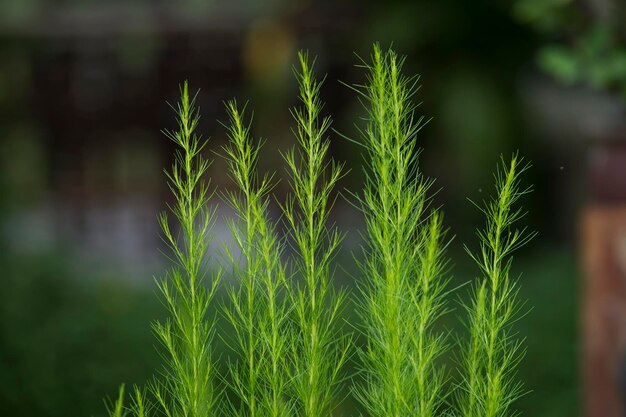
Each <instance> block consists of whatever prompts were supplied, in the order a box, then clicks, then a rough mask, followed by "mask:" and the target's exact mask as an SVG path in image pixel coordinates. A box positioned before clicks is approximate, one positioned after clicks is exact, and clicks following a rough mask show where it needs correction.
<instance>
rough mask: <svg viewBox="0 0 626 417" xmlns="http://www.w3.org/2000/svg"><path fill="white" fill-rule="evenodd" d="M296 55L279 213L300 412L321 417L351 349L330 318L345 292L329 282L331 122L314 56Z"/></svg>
mask: <svg viewBox="0 0 626 417" xmlns="http://www.w3.org/2000/svg"><path fill="white" fill-rule="evenodd" d="M298 59H299V69H298V70H296V71H295V74H296V78H297V79H298V83H299V87H300V89H299V92H300V94H299V97H298V98H299V99H300V102H301V106H300V107H297V108H295V109H293V110H292V115H293V117H294V119H295V121H296V124H297V126H296V128H295V129H294V134H295V136H296V138H297V140H298V146H297V148H296V149H293V148H292V149H291V150H290V151H289V152H287V153H285V155H284V159H285V161H286V163H287V167H288V172H289V178H290V185H291V191H292V195H291V196H290V198H289V199H288V200H287V202H286V204H285V205H284V206H283V211H284V214H285V218H286V221H287V223H288V225H289V227H290V232H291V237H292V238H293V242H294V247H295V250H296V252H297V260H296V262H295V266H296V275H297V276H300V277H302V281H303V284H302V285H300V286H298V287H297V288H294V290H293V291H292V292H291V294H292V303H293V306H294V309H295V323H294V324H295V328H296V332H297V336H296V340H295V344H294V346H293V347H294V349H295V350H294V351H293V352H291V353H292V361H293V367H294V385H295V386H294V392H295V397H296V400H297V403H298V406H299V407H300V413H301V415H302V416H304V417H325V416H329V415H330V413H331V411H332V409H333V405H334V403H335V400H336V395H337V391H338V390H339V389H338V388H339V387H338V383H339V382H340V381H341V379H340V378H341V374H340V372H341V370H342V367H343V365H344V363H345V362H346V360H347V359H348V355H349V349H350V339H349V338H348V337H346V336H344V335H342V334H341V333H340V331H339V328H338V323H337V322H338V320H339V317H340V313H341V309H342V307H343V305H344V302H345V299H346V293H345V291H341V290H336V289H335V288H334V287H333V282H332V281H333V276H332V267H331V262H332V260H333V258H334V255H335V254H336V252H337V249H338V247H339V245H340V243H341V241H342V235H341V234H340V233H339V232H338V230H337V228H336V227H335V226H334V225H331V226H328V225H327V223H328V221H329V213H330V210H331V209H332V206H333V203H334V196H333V194H332V192H333V188H334V187H335V185H336V184H337V181H338V180H339V179H340V178H341V176H342V173H343V166H342V165H341V164H338V163H336V162H335V161H333V160H330V161H328V160H327V159H328V148H329V146H330V142H329V140H328V139H327V138H326V134H327V131H328V128H329V126H330V123H331V120H330V118H328V117H321V116H320V112H321V110H322V107H323V104H322V101H321V99H320V96H319V95H320V87H321V85H322V83H321V82H319V81H316V79H315V76H314V74H313V71H314V64H315V61H314V60H310V59H309V57H308V55H307V54H306V53H302V52H301V53H299V54H298Z"/></svg>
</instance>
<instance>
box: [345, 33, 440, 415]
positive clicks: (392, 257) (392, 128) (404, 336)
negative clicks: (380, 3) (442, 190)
mask: <svg viewBox="0 0 626 417" xmlns="http://www.w3.org/2000/svg"><path fill="white" fill-rule="evenodd" d="M403 63H404V59H403V58H400V57H398V56H397V55H396V54H395V53H394V52H393V51H392V50H389V51H388V52H383V51H382V50H381V48H380V47H379V46H378V45H375V46H374V51H373V54H372V63H366V62H363V67H364V68H365V70H366V71H367V75H368V78H367V85H365V86H356V87H354V89H355V91H357V92H358V93H359V94H360V98H361V101H362V104H363V106H364V107H365V109H366V111H367V118H366V120H367V125H366V127H365V128H364V129H363V130H362V131H361V132H360V133H361V142H360V143H361V144H362V146H363V147H364V148H365V149H366V151H367V162H368V163H369V165H368V166H367V170H366V182H365V190H364V195H363V196H362V197H357V199H358V202H359V205H360V207H361V209H362V211H363V214H364V216H365V222H366V226H367V229H366V233H365V241H366V247H365V256H364V260H363V262H362V271H363V275H364V277H365V278H366V279H367V282H366V284H365V286H364V287H363V288H362V293H363V303H362V308H361V314H362V316H363V321H364V331H365V335H366V336H367V346H366V348H365V349H364V350H363V351H362V359H363V367H364V377H365V384H364V386H361V387H357V389H356V393H357V396H358V398H359V400H360V401H361V402H362V403H363V405H364V406H365V407H366V409H367V411H368V412H369V414H370V415H371V416H380V417H383V416H384V417H400V416H409V415H412V416H414V415H417V416H420V417H427V416H433V415H436V414H437V413H438V410H439V409H440V406H441V404H442V402H443V401H444V399H445V393H444V392H443V386H444V382H445V375H444V373H443V372H442V371H441V369H440V368H439V367H438V366H437V364H436V361H437V359H438V357H439V356H440V355H441V354H442V353H443V352H444V351H445V349H446V343H445V337H444V335H442V334H440V333H437V332H436V331H434V330H433V325H434V323H435V321H436V320H437V319H438V318H439V317H440V316H441V315H442V314H443V313H444V312H445V310H446V308H445V302H444V300H443V295H444V294H445V288H446V283H447V280H446V279H445V278H444V267H445V260H444V258H443V255H444V253H443V252H444V248H445V246H446V245H445V242H444V240H445V237H444V235H445V233H444V230H443V227H442V216H441V214H439V213H438V212H437V211H433V212H432V213H430V215H427V213H425V211H426V208H427V203H428V197H427V192H428V190H429V189H430V187H431V184H432V181H430V180H428V179H426V178H424V176H423V175H422V174H421V172H420V171H419V169H418V166H417V162H418V161H417V160H418V153H419V152H418V148H417V145H416V134H417V133H418V131H419V130H420V128H421V127H422V126H423V118H421V117H420V118H416V116H415V109H416V105H415V104H414V103H413V102H412V99H413V96H414V95H415V93H416V91H417V89H418V87H417V78H415V77H406V76H404V75H402V73H401V71H402V66H403Z"/></svg>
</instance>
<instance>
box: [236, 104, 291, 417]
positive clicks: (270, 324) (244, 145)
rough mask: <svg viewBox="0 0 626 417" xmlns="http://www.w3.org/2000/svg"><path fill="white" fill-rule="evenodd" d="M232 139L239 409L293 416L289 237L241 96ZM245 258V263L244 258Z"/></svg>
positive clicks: (240, 411)
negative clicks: (275, 213)
mask: <svg viewBox="0 0 626 417" xmlns="http://www.w3.org/2000/svg"><path fill="white" fill-rule="evenodd" d="M226 108H227V111H228V115H229V118H230V124H229V126H228V127H227V128H228V133H229V135H228V136H229V139H230V144H229V145H228V146H227V147H225V148H224V150H225V153H226V155H227V158H228V166H229V170H230V174H231V177H232V178H233V180H234V182H235V183H236V185H237V188H238V190H239V191H238V193H229V194H227V195H226V200H227V201H228V202H229V203H230V205H231V207H232V208H233V209H234V211H235V213H236V216H237V219H238V220H239V221H238V222H236V221H233V222H231V223H230V224H231V227H230V228H231V231H232V235H233V237H234V240H235V243H236V246H237V248H238V249H239V251H240V252H241V259H236V258H235V257H234V256H233V255H230V254H229V259H230V264H231V265H233V267H234V269H235V273H234V274H233V276H234V277H236V278H238V280H237V281H238V282H239V285H238V286H235V287H229V289H228V294H229V297H228V300H229V305H227V306H226V308H225V311H226V317H227V318H228V321H229V322H230V324H231V325H232V326H233V328H234V330H235V332H234V334H235V337H234V339H235V340H234V343H233V348H234V350H235V351H236V352H237V353H238V354H239V362H231V363H230V364H229V368H228V369H229V376H230V380H231V381H232V382H231V384H230V385H231V389H232V390H233V392H234V393H235V394H236V396H237V398H238V400H239V401H240V404H239V406H237V405H232V406H231V408H230V410H231V412H232V414H233V415H237V416H239V415H245V416H250V417H254V416H257V415H260V416H272V417H279V416H287V415H289V413H290V410H289V404H288V402H287V401H285V395H284V392H285V390H286V389H287V380H288V374H287V373H286V371H285V369H286V366H288V365H289V364H288V362H287V361H286V360H285V357H286V354H287V353H288V350H289V349H290V348H291V347H292V345H293V343H292V341H291V337H290V333H289V332H288V331H287V319H288V310H289V309H288V306H287V304H286V298H285V290H286V276H285V269H284V267H283V264H282V260H281V257H282V255H283V248H284V242H283V241H282V239H280V238H278V237H277V234H276V231H275V227H274V226H273V225H272V223H271V222H270V220H269V218H268V215H267V213H268V204H269V199H268V193H269V191H270V190H271V188H272V180H271V176H265V177H263V178H261V179H259V177H258V174H257V173H256V165H257V158H258V153H259V150H260V145H253V144H252V142H251V138H250V132H249V125H248V124H246V122H245V121H244V114H243V110H239V109H238V107H237V103H236V102H235V101H230V102H228V103H227V105H226ZM241 263H243V267H240V264H241Z"/></svg>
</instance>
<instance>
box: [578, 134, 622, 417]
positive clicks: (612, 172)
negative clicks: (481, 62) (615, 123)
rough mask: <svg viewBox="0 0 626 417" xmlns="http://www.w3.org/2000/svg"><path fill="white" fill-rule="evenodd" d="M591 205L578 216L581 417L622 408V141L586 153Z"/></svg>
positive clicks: (610, 416) (604, 416) (615, 416)
mask: <svg viewBox="0 0 626 417" xmlns="http://www.w3.org/2000/svg"><path fill="white" fill-rule="evenodd" d="M590 180H591V181H590V185H591V194H592V202H591V203H590V204H589V205H588V206H587V207H586V208H585V210H584V212H583V215H582V230H581V232H582V236H581V242H582V255H583V257H582V259H583V268H584V274H585V276H584V294H583V317H582V319H583V320H582V326H583V352H582V353H583V367H582V368H583V369H582V371H583V407H584V414H583V415H584V417H622V416H625V415H626V413H625V411H626V408H625V407H624V404H625V401H624V400H625V395H624V393H625V392H626V141H609V142H604V143H602V144H600V145H598V146H596V147H595V148H594V149H592V151H591V152H590Z"/></svg>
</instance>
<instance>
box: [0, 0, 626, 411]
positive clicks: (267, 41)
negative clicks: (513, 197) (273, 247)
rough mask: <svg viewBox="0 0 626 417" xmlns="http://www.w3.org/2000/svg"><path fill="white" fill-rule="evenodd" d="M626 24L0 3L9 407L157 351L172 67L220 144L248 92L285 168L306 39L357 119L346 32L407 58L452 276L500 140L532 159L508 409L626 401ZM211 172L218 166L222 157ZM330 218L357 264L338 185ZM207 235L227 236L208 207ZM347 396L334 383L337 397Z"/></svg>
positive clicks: (494, 5)
mask: <svg viewBox="0 0 626 417" xmlns="http://www.w3.org/2000/svg"><path fill="white" fill-rule="evenodd" d="M624 22H626V5H625V4H624V3H623V2H622V1H621V0H473V1H471V2H470V1H466V0H389V1H379V2H376V1H372V0H360V1H356V0H347V1H337V0H334V1H333V0H322V1H314V0H266V1H261V0H232V1H224V0H222V1H218V0H179V1H170V0H126V1H123V0H106V1H105V0H4V1H2V2H0V282H1V285H0V415H2V416H7V417H8V416H10V417H21V416H38V417H47V416H49V417H53V416H54V417H56V416H59V417H60V416H102V415H104V411H105V409H104V406H103V403H102V398H103V397H105V396H112V395H114V394H115V391H116V388H117V386H118V384H119V383H120V382H126V383H127V384H130V383H143V382H145V381H146V380H147V379H148V378H149V377H150V376H151V375H153V374H154V372H155V370H158V367H159V361H158V354H157V351H156V350H155V347H154V345H155V340H154V338H153V337H152V335H151V331H150V323H151V322H152V321H153V320H155V319H158V318H159V317H162V316H163V314H164V312H163V308H162V306H161V305H160V303H159V301H158V299H157V297H156V294H155V291H154V290H155V288H154V285H153V276H155V275H156V276H158V275H159V274H160V273H161V272H162V271H164V269H165V268H166V265H167V264H166V262H165V260H164V257H163V256H162V255H161V254H160V250H162V249H164V247H163V245H162V243H161V241H160V239H159V230H158V226H157V222H156V215H157V213H158V212H159V211H161V210H163V209H164V204H165V201H167V199H168V198H169V197H168V190H167V188H166V186H165V185H164V175H163V173H162V169H163V168H164V167H166V166H169V164H170V163H171V159H172V158H171V152H172V146H171V144H170V143H168V141H167V140H166V139H165V138H164V137H163V135H162V134H161V133H160V129H162V128H168V127H173V123H174V119H173V115H172V112H171V111H170V109H169V108H168V106H167V104H166V101H169V102H175V101H176V99H177V94H178V85H179V83H180V82H182V81H183V80H185V79H188V80H189V82H190V84H191V86H192V88H193V89H198V88H199V89H200V90H201V91H200V94H199V96H198V103H199V105H200V107H201V113H202V117H203V118H202V122H201V130H202V132H203V135H204V136H205V137H211V138H212V139H211V140H212V142H211V143H212V145H211V148H212V149H215V150H217V149H218V147H219V146H221V145H222V144H223V143H224V141H225V132H224V129H223V128H222V127H221V126H220V125H219V123H218V120H224V119H225V112H224V109H223V105H222V103H223V101H224V100H226V99H229V98H232V97H237V98H238V99H239V100H240V101H242V102H243V101H247V100H249V103H250V104H249V105H250V106H251V108H254V110H255V113H254V117H255V121H254V126H253V132H254V135H255V136H256V137H263V138H265V139H267V144H266V146H265V148H264V152H263V154H262V160H261V169H262V170H267V171H276V172H278V173H279V174H280V175H282V174H283V173H284V170H283V168H282V162H281V159H280V157H279V154H278V152H276V150H277V149H287V148H288V147H290V146H292V145H293V144H294V138H293V136H292V135H291V131H290V127H291V126H292V125H293V123H292V120H291V116H290V114H289V111H288V108H289V106H292V105H294V104H296V100H295V97H296V85H295V81H294V79H293V76H292V70H291V68H292V65H293V64H294V62H295V57H296V52H297V50H298V49H301V48H305V49H308V50H309V51H310V52H311V53H312V54H314V55H317V56H318V60H317V70H318V74H320V75H321V74H324V73H326V74H328V77H327V79H326V82H325V84H324V87H323V90H322V94H323V97H324V99H325V101H326V107H325V112H326V113H327V114H331V115H332V117H333V119H334V124H333V126H334V128H335V129H337V130H338V131H339V132H341V133H342V134H345V135H347V136H353V137H354V136H355V135H356V129H355V127H354V123H355V121H357V122H358V117H360V116H362V115H363V112H362V110H361V108H360V107H359V104H358V102H357V101H356V100H355V97H354V94H352V93H351V91H350V90H349V89H348V88H346V87H345V86H343V85H342V84H341V83H340V82H339V81H342V82H345V83H349V84H351V83H359V82H363V79H364V75H363V73H362V71H361V70H360V69H359V68H355V66H354V64H355V63H357V57H356V56H355V54H354V53H356V54H358V55H360V56H363V57H368V56H369V52H370V49H371V44H372V42H374V41H380V42H381V43H382V44H383V46H389V45H392V44H393V46H394V48H395V49H396V50H397V51H398V52H400V53H401V54H405V55H407V62H406V70H407V72H409V73H419V74H421V83H422V89H421V90H420V94H419V100H421V101H422V102H423V104H422V106H421V107H420V111H421V112H422V113H423V114H424V115H425V116H426V117H432V120H431V121H430V122H429V124H428V126H427V127H426V128H425V129H423V130H422V132H421V133H420V136H419V140H420V145H421V146H422V147H423V149H424V151H423V154H422V157H421V163H422V167H423V170H424V171H425V172H426V174H427V175H429V176H432V177H436V178H437V183H436V184H437V185H436V187H437V188H438V189H439V188H440V191H439V192H438V193H437V195H436V196H435V201H436V203H437V204H442V205H443V207H444V210H445V213H446V222H447V225H448V226H449V227H450V228H451V231H452V233H453V234H454V235H456V238H455V240H454V241H453V243H452V244H451V249H450V256H451V257H452V260H453V264H454V267H453V269H452V271H451V273H452V274H453V275H454V279H455V282H456V281H458V282H459V283H461V282H465V281H468V280H471V279H473V278H474V277H475V276H476V274H477V271H476V268H474V267H473V266H472V265H471V263H470V262H469V261H468V259H467V257H466V256H465V255H464V253H463V250H462V242H467V243H468V245H469V246H470V247H474V248H475V247H476V239H474V234H473V233H474V232H473V230H474V228H476V227H479V226H481V225H482V218H481V217H480V213H479V212H478V211H477V210H476V209H475V208H474V207H473V206H472V205H471V204H470V203H468V201H467V200H466V198H467V197H469V198H472V199H474V200H479V201H480V200H481V199H482V198H484V197H485V196H487V195H489V193H490V192H491V190H492V188H493V185H492V176H491V175H492V171H493V170H494V169H495V167H496V163H497V161H498V158H499V156H500V155H501V154H503V155H505V157H506V156H508V155H510V154H511V153H512V152H514V151H515V150H519V152H520V154H521V155H523V156H524V157H525V158H526V159H527V160H529V161H531V162H532V164H533V168H532V169H531V170H530V171H529V172H528V174H527V175H526V176H525V178H524V180H525V182H526V183H528V184H530V183H532V184H534V189H535V192H534V193H533V194H531V195H530V196H529V197H528V198H527V199H526V200H525V203H526V206H527V208H528V211H529V216H528V217H527V222H528V224H529V225H530V227H531V228H533V229H535V230H537V231H538V232H539V237H538V238H537V239H535V240H534V241H533V242H532V244H531V245H529V246H528V247H527V248H525V249H524V250H523V251H522V252H520V253H518V254H517V258H516V262H515V271H516V272H519V273H522V275H521V282H522V296H523V298H525V299H527V300H528V304H529V305H530V306H532V307H533V309H532V311H531V312H530V313H529V314H528V315H527V316H526V317H525V318H524V319H523V320H522V321H521V322H520V324H519V327H520V332H521V333H522V335H523V336H524V337H526V339H527V345H528V354H527V357H526V360H525V361H524V362H523V365H522V367H521V369H520V373H521V376H522V377H523V379H524V380H525V382H526V386H527V387H528V388H529V389H530V390H532V392H531V393H529V394H528V395H526V396H525V397H523V398H522V399H520V400H519V402H518V406H519V408H520V409H521V410H522V411H523V412H524V414H525V415H532V416H545V417H561V416H563V417H565V416H574V415H585V416H598V417H612V416H623V415H625V414H624V411H623V404H622V402H623V399H624V398H626V397H625V395H624V393H625V392H626V361H623V359H622V358H623V356H624V355H623V354H624V352H626V290H625V288H626V281H625V278H626V117H625V113H626V112H625V108H626V106H625V105H626V25H624ZM332 153H333V156H334V157H335V158H336V159H338V160H341V161H346V163H347V165H348V166H349V167H350V168H351V172H350V174H349V175H348V176H347V177H346V178H345V179H344V182H343V184H342V187H348V188H350V187H356V188H357V189H358V188H359V187H360V186H361V184H362V177H361V175H360V174H361V170H360V164H361V162H362V160H361V156H360V151H359V149H358V148H357V147H356V146H355V145H353V144H352V143H350V142H349V141H347V140H344V139H341V138H340V137H339V136H338V135H337V134H334V133H333V134H332ZM211 176H212V180H213V184H214V185H216V186H217V187H229V186H230V182H229V180H228V178H227V177H226V175H224V165H223V162H221V161H219V158H218V160H217V161H216V163H215V164H214V165H213V169H212V171H211ZM285 192H286V189H285V182H283V183H281V184H280V185H279V187H278V189H277V194H278V196H279V198H280V196H282V195H284V193H285ZM219 215H220V216H222V215H228V213H227V211H225V210H222V209H220V211H219ZM334 215H335V220H336V221H337V223H338V224H339V226H340V228H341V229H343V230H345V231H346V232H347V233H348V240H347V242H346V245H345V249H344V252H342V254H341V256H340V261H341V262H342V263H343V264H344V265H346V269H348V270H350V269H351V268H354V265H353V263H354V262H353V261H352V255H351V252H357V253H358V248H359V244H360V242H359V234H358V230H359V228H360V227H361V222H360V220H359V216H358V215H357V214H356V213H355V212H354V210H353V209H352V208H351V206H350V205H349V204H347V203H345V202H339V203H338V205H337V207H336V210H335V213H334ZM220 218H222V217H220ZM216 232H217V241H218V242H219V241H223V240H224V239H227V236H226V230H225V227H224V226H223V223H222V222H219V223H218V225H217V229H216ZM344 275H346V276H344ZM357 275H358V274H357ZM337 279H338V280H340V281H341V283H342V284H345V285H348V286H350V285H354V283H353V282H352V281H351V278H349V277H348V274H344V273H340V274H339V276H338V277H337ZM464 292H465V291H464V290H463V289H462V290H461V291H460V296H463V293H464ZM348 314H349V315H350V316H349V317H353V315H352V312H350V311H348ZM455 315H456V314H453V315H452V316H451V318H450V323H449V325H450V326H454V322H456V320H455V319H456V317H455ZM357 412H358V410H356V409H355V408H354V402H353V401H352V400H351V399H348V400H347V401H346V402H344V403H343V404H342V406H341V407H340V408H339V409H338V413H337V414H338V415H346V416H349V415H356V413H357Z"/></svg>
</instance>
